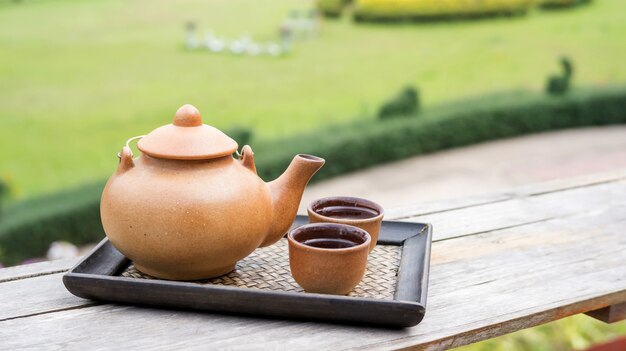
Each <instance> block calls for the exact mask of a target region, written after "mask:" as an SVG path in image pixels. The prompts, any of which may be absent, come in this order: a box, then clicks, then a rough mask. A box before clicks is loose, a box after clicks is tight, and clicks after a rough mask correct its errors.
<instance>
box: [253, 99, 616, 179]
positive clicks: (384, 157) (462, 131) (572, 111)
mask: <svg viewBox="0 0 626 351" xmlns="http://www.w3.org/2000/svg"><path fill="white" fill-rule="evenodd" d="M617 123H626V87H619V88H615V87H609V88H596V89H578V90H574V91H572V92H571V93H570V94H567V95H564V96H558V97H555V96H549V95H544V94H538V93H531V92H523V91H522V92H513V93H508V94H498V95H493V96H487V97H483V98H478V99H476V98H475V99H471V100H466V101H462V102H458V103H454V104H448V105H444V106H440V107H433V108H430V109H428V110H422V111H421V112H420V118H393V119H385V120H367V121H358V122H354V123H352V124H348V125H344V126H334V127H331V128H328V129H325V130H319V131H317V132H311V133H307V134H301V135H297V136H293V137H290V138H285V139H281V140H276V141H274V142H271V143H262V144H256V145H254V148H255V156H256V160H257V170H258V171H259V175H261V176H262V177H263V179H266V180H271V179H274V178H276V177H277V176H279V175H280V173H282V171H283V169H284V168H285V167H286V166H287V165H288V164H289V162H290V161H291V159H292V158H293V155H294V154H296V153H309V154H313V155H317V156H320V157H323V158H325V159H326V161H327V162H326V165H325V166H324V167H323V168H322V169H321V170H320V171H319V172H318V173H317V174H316V175H315V177H314V180H316V181H318V180H322V179H326V178H330V177H333V176H336V175H339V174H343V173H347V172H350V171H354V170H357V169H362V168H365V167H369V166H373V165H376V164H381V163H384V162H390V161H394V160H399V159H402V158H406V157H409V156H414V155H419V154H424V153H429V152H434V151H438V150H443V149H448V148H452V147H459V146H464V145H469V144H472V143H477V142H483V141H488V140H493V139H498V138H507V137H512V136H517V135H522V134H528V133H535V132H542V131H548V130H555V129H563V128H573V127H582V126H594V125H606V124H617ZM278 145H279V146H278Z"/></svg>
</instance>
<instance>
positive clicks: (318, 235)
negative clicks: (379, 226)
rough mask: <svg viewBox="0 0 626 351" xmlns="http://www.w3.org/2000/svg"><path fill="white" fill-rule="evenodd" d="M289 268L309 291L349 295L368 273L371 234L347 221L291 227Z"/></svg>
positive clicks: (297, 280)
mask: <svg viewBox="0 0 626 351" xmlns="http://www.w3.org/2000/svg"><path fill="white" fill-rule="evenodd" d="M287 239H288V241H289V267H290V268H291V275H292V276H293V278H294V279H295V281H296V282H297V283H298V284H299V285H300V286H301V287H302V288H303V289H304V290H305V291H307V292H312V293H321V294H335V295H346V294H348V293H349V292H350V291H351V290H352V289H353V288H354V287H355V286H357V285H358V284H359V282H360V281H361V279H363V275H364V274H365V267H366V265H367V256H368V254H369V246H370V242H371V237H370V235H369V234H368V233H367V232H366V231H364V230H363V229H360V228H357V227H353V226H350V225H345V224H336V223H315V224H307V225H303V226H301V227H298V228H296V229H294V230H292V231H291V232H290V233H289V235H288V237H287Z"/></svg>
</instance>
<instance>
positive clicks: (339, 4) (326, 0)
mask: <svg viewBox="0 0 626 351" xmlns="http://www.w3.org/2000/svg"><path fill="white" fill-rule="evenodd" d="M350 1H351V0H317V9H318V10H319V11H320V12H321V13H322V14H323V15H324V17H330V18H337V17H340V16H341V12H342V11H343V9H344V8H345V7H346V5H348V4H349V3H350Z"/></svg>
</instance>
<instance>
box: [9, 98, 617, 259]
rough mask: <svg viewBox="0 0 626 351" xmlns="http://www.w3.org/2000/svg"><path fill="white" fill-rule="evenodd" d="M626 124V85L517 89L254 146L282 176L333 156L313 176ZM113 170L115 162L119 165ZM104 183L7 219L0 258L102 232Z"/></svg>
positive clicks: (260, 162)
mask: <svg viewBox="0 0 626 351" xmlns="http://www.w3.org/2000/svg"><path fill="white" fill-rule="evenodd" d="M619 123H626V87H603V88H594V89H573V90H572V91H570V92H568V93H567V94H565V95H562V96H549V95H544V94H539V93H531V92H523V91H522V92H512V93H508V94H499V95H492V96H487V97H483V98H475V99H471V100H466V101H461V102H457V103H454V104H448V105H445V106H441V107H435V108H430V109H424V110H422V111H420V118H393V119H387V120H378V119H376V118H374V117H371V118H368V119H367V120H361V121H358V122H355V123H351V124H345V125H340V126H333V127H329V128H326V129H321V130H318V131H315V132H311V133H307V134H301V135H296V136H293V137H290V138H285V139H281V140H274V141H271V142H259V143H255V144H254V145H252V146H253V148H254V151H255V156H256V160H257V170H258V171H259V174H260V175H261V177H262V178H263V179H266V180H270V179H274V178H276V177H277V176H279V175H280V174H281V173H282V171H283V170H284V169H285V168H286V167H287V165H288V164H289V162H290V161H291V159H292V158H293V156H294V154H297V153H309V154H313V155H317V156H321V157H323V158H325V159H326V161H327V163H326V165H325V166H324V167H323V168H322V169H321V170H320V172H319V173H318V174H317V175H316V176H315V177H314V180H321V179H326V178H330V177H333V176H336V175H339V174H342V173H347V172H350V171H354V170H357V169H361V168H365V167H369V166H373V165H376V164H381V163H385V162H390V161H395V160H399V159H402V158H406V157H410V156H414V155H419V154H424V153H429V152H433V151H437V150H442V149H448V148H452V147H459V146H464V145H469V144H473V143H478V142H483V141H487V140H493V139H499V138H507V137H512V136H517V135H522V134H527V133H536V132H543V131H548V130H555V129H563V128H572V127H583V126H596V125H609V124H619ZM112 167H113V166H112ZM102 185H103V183H100V184H93V185H90V186H86V187H83V188H79V189H74V190H71V191H66V192H62V193H58V194H54V195H50V196H47V197H42V198H38V199H32V200H27V201H24V202H21V203H18V204H15V205H13V206H11V207H9V208H8V209H7V210H6V212H5V215H4V217H3V220H2V221H0V262H3V263H4V264H15V263H19V262H20V261H21V260H23V259H26V258H28V257H32V256H40V255H43V254H44V253H45V251H46V249H47V247H48V245H49V244H50V243H51V242H52V241H55V240H68V241H71V242H73V243H75V244H83V243H87V242H93V241H96V240H99V239H100V238H102V237H103V235H104V233H103V231H102V227H101V224H100V216H99V209H98V206H99V199H100V192H101V189H102Z"/></svg>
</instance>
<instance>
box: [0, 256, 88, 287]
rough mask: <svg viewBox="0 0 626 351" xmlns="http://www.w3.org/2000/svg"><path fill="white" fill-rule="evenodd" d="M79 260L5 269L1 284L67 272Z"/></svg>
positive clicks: (1, 273)
mask: <svg viewBox="0 0 626 351" xmlns="http://www.w3.org/2000/svg"><path fill="white" fill-rule="evenodd" d="M78 260H79V258H78V257H77V258H69V259H63V260H55V261H47V262H39V263H33V264H25V265H21V266H13V267H7V268H3V269H0V283H2V282H7V281H11V280H18V279H25V278H31V277H37V276H40V275H46V274H54V273H61V272H65V271H67V270H68V269H70V268H72V267H73V266H74V265H75V264H76V263H77V262H78Z"/></svg>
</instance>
